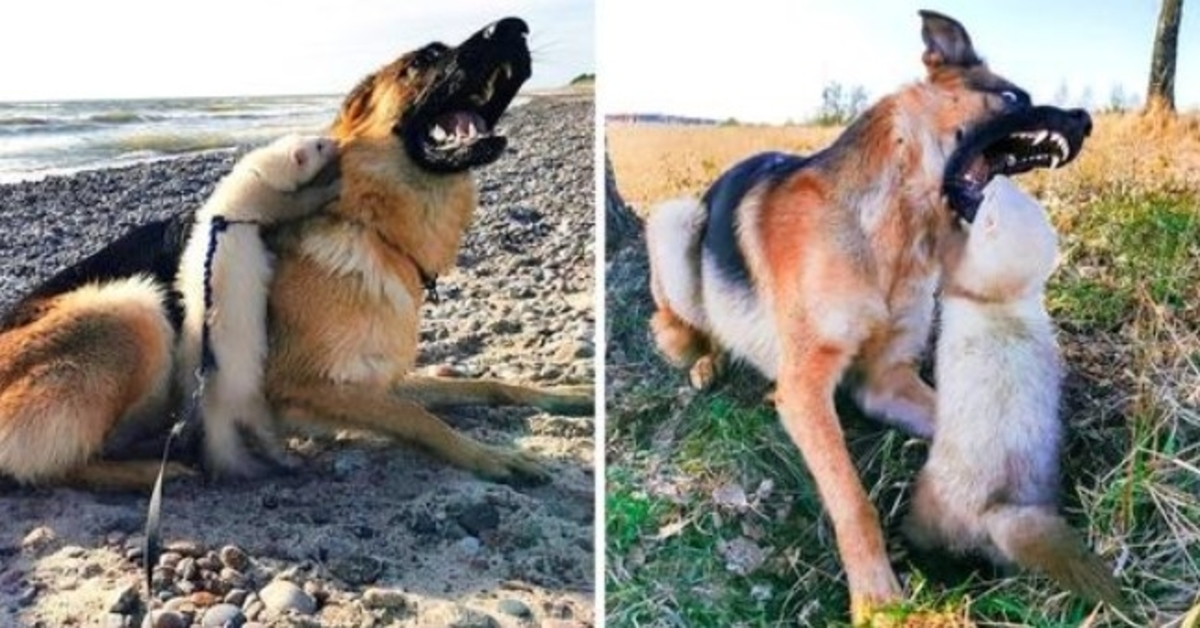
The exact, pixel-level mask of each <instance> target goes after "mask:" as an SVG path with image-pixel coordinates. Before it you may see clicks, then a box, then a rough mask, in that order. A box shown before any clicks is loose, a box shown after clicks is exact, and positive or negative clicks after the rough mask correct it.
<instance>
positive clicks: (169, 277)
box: [0, 211, 193, 331]
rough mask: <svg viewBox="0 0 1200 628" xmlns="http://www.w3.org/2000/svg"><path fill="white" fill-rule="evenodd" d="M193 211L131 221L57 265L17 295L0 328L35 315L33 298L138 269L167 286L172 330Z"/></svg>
mask: <svg viewBox="0 0 1200 628" xmlns="http://www.w3.org/2000/svg"><path fill="white" fill-rule="evenodd" d="M192 221H193V212H191V211H185V212H181V213H179V214H177V215H175V216H172V217H171V218H165V219H162V220H155V221H151V222H148V223H146V224H143V225H141V226H138V227H135V228H133V229H131V230H129V231H128V232H126V233H125V234H124V235H122V236H121V237H120V238H117V239H116V240H113V241H112V242H111V243H109V244H108V246H105V247H104V248H102V249H100V250H99V251H97V252H96V253H93V254H92V255H89V256H88V257H85V258H84V259H82V260H80V261H78V262H76V263H74V264H72V265H71V266H68V267H67V268H65V269H63V270H61V271H59V272H58V273H56V274H55V275H54V276H52V277H50V278H49V279H47V280H46V281H44V282H42V283H41V284H40V285H39V286H38V287H36V288H34V290H33V291H32V292H30V293H29V294H28V295H26V296H25V297H24V298H23V299H21V300H20V301H19V302H18V303H17V304H16V305H14V306H13V307H12V309H10V310H9V311H8V313H7V314H6V315H5V316H4V318H3V320H0V330H4V329H12V328H14V327H19V326H21V325H24V324H26V323H28V322H30V321H32V320H33V319H35V318H37V313H36V309H37V308H38V306H39V304H40V303H41V302H42V301H44V300H46V299H49V298H51V297H55V296H58V295H61V294H66V293H68V292H70V291H72V290H75V289H76V288H80V287H82V286H84V285H86V284H89V283H104V282H108V281H114V280H118V279H129V278H130V277H133V276H135V275H138V274H144V275H148V276H149V277H151V278H152V279H153V280H154V281H155V283H157V284H158V285H159V286H161V287H162V288H163V289H164V290H166V291H167V299H166V300H167V302H166V303H164V304H163V305H164V307H165V308H166V312H167V318H168V319H169V320H170V321H171V326H172V327H174V328H175V331H179V329H180V328H181V327H182V326H183V298H182V296H181V295H179V294H178V293H177V292H175V290H174V288H173V286H174V285H175V275H176V273H177V272H178V269H179V259H180V258H181V257H182V256H183V249H184V246H186V244H187V238H188V233H189V232H190V231H191V229H192Z"/></svg>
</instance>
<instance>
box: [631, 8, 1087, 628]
mask: <svg viewBox="0 0 1200 628" xmlns="http://www.w3.org/2000/svg"><path fill="white" fill-rule="evenodd" d="M920 17H921V21H922V31H921V34H922V38H923V39H924V43H925V51H924V53H923V55H922V61H923V62H924V65H925V68H926V70H927V76H926V78H925V80H924V81H921V82H918V83H915V84H912V85H908V86H906V87H903V88H901V89H900V90H898V91H896V92H895V93H892V94H891V95H888V96H886V97H884V98H883V99H882V100H880V101H879V102H877V103H875V104H874V105H873V106H872V107H871V108H870V109H868V110H867V111H865V112H864V113H863V114H862V115H861V116H859V117H858V119H857V120H855V121H854V122H853V123H852V124H851V125H850V126H849V127H848V128H847V129H846V130H845V132H844V133H843V134H842V135H841V136H840V137H839V138H838V139H837V140H836V141H835V142H834V143H833V144H832V145H831V146H829V147H828V148H826V149H824V150H822V151H820V152H818V153H816V154H813V155H811V156H808V157H800V156H796V155H789V154H782V153H769V154H762V155H757V156H754V157H751V158H749V159H747V160H745V161H743V162H741V163H739V164H737V165H736V166H734V167H733V168H732V169H730V170H729V171H727V172H726V173H724V174H723V175H722V176H721V177H719V178H718V179H717V181H716V182H715V183H714V184H713V185H712V187H710V188H709V190H708V191H707V193H706V194H705V195H704V197H703V198H702V199H701V200H700V201H699V202H697V201H695V200H682V201H673V202H669V203H667V204H664V205H663V206H660V207H659V208H657V209H655V210H654V211H653V212H652V214H651V217H650V219H649V222H648V224H647V238H646V239H647V246H648V249H649V257H650V266H651V290H652V292H653V297H654V301H655V304H656V307H657V311H656V312H655V314H654V315H653V317H652V319H651V321H650V323H651V329H652V331H653V334H654V337H655V341H656V343H657V344H658V347H659V349H660V350H661V351H662V353H663V354H664V355H665V356H666V357H667V358H668V359H669V360H670V361H671V362H673V363H674V364H676V365H677V366H679V367H681V368H690V369H691V375H692V380H693V383H694V384H697V385H704V384H706V383H708V382H709V381H710V380H711V378H712V376H713V375H714V373H715V370H716V367H717V365H718V364H719V363H720V362H719V358H720V356H721V354H722V353H726V352H727V353H729V354H731V355H732V356H733V357H735V358H737V359H740V360H743V361H746V362H749V363H750V364H751V365H752V366H753V367H755V368H756V369H757V370H759V371H760V372H761V373H762V374H763V375H765V376H766V377H768V378H769V379H771V380H773V381H775V382H776V386H777V388H776V393H775V395H776V396H775V400H776V403H777V408H778V411H779V414H780V418H781V420H782V422H783V426H784V428H785V430H786V431H787V433H788V435H789V436H790V437H791V439H792V441H793V442H794V443H795V445H796V447H797V448H799V449H800V452H801V454H802V455H803V457H804V460H805V462H806V464H807V466H808V468H809V470H810V472H811V473H812V475H813V478H814V479H815V480H816V484H817V488H818V491H819V493H820V495H821V498H822V501H823V502H824V504H825V507H826V509H827V510H828V512H829V515H830V519H831V520H832V523H833V527H834V531H835V534H836V537H837V544H838V551H839V553H840V555H841V559H842V562H843V565H844V567H845V569H846V576H847V580H848V582H849V588H850V604H851V615H852V619H853V620H854V621H855V622H860V621H864V620H866V619H867V618H868V617H869V616H870V614H871V613H872V611H873V609H874V608H876V607H877V606H879V605H881V604H886V603H888V602H891V601H894V600H896V599H897V598H898V597H899V596H900V587H899V584H898V582H897V579H896V577H895V575H894V573H893V571H892V568H891V565H890V564H889V562H888V557H887V553H886V551H885V546H884V540H883V534H882V531H881V529H880V523H879V517H878V514H877V513H876V510H875V508H874V507H873V506H872V504H871V502H870V501H869V499H868V498H867V493H866V491H865V490H864V489H863V486H862V483H861V481H860V480H859V478H858V476H857V473H856V471H855V468H854V462H853V460H851V458H850V455H849V452H848V451H847V448H846V444H845V442H844V438H843V435H842V430H841V427H840V425H839V423H838V417H837V415H836V413H835V410H834V398H833V397H834V391H835V388H836V387H837V386H838V384H839V382H841V381H842V379H843V376H844V375H847V374H852V375H853V377H852V378H850V379H851V380H852V381H854V382H855V384H856V385H855V386H854V387H853V388H854V393H855V399H856V401H857V402H858V403H859V405H860V406H861V407H862V409H863V410H864V411H865V412H867V413H868V414H870V415H872V416H874V417H877V418H878V419H880V420H882V421H884V422H887V423H890V424H894V425H897V426H899V427H901V428H903V429H905V430H906V431H908V432H910V433H912V434H915V435H918V436H922V437H929V436H931V435H932V434H933V426H934V423H933V421H934V416H935V414H934V405H935V397H934V393H933V390H932V389H931V388H930V386H929V385H928V384H926V383H925V382H924V381H923V380H922V379H921V378H920V377H919V375H918V374H917V370H916V363H917V361H918V359H919V356H920V355H921V353H922V351H923V349H924V348H925V347H926V344H927V342H928V340H929V336H930V327H931V324H932V318H933V312H934V294H935V291H936V289H937V286H938V282H939V275H940V262H939V248H940V247H941V246H943V245H944V243H945V242H946V241H947V240H948V239H950V238H951V237H955V235H956V232H958V231H960V228H959V227H958V223H959V221H960V220H965V221H970V220H971V219H973V217H974V212H975V209H976V208H978V206H979V202H980V200H981V198H982V193H981V191H982V189H983V187H984V186H985V185H986V184H987V182H988V180H990V178H991V177H992V176H994V175H997V174H1015V173H1019V172H1024V171H1026V170H1030V169H1032V168H1036V167H1046V166H1051V167H1056V166H1059V165H1061V164H1065V163H1067V162H1069V161H1071V160H1072V159H1074V158H1075V156H1076V155H1077V154H1078V153H1079V151H1080V149H1081V148H1082V145H1083V139H1084V137H1085V136H1086V135H1087V134H1088V133H1089V132H1090V129H1091V120H1090V118H1089V117H1088V115H1087V113H1086V112H1084V111H1064V110H1061V109H1056V108H1053V107H1034V106H1033V105H1032V104H1031V102H1030V98H1029V96H1028V94H1027V93H1026V92H1024V91H1023V90H1021V89H1020V88H1018V87H1017V86H1015V85H1014V84H1012V83H1011V82H1009V81H1007V80H1005V79H1004V78H1001V77H1000V76H998V75H996V74H994V73H993V72H992V71H991V70H989V68H988V67H987V65H986V64H985V63H984V62H983V61H982V60H981V59H980V57H979V56H978V55H977V54H976V52H975V49H974V47H973V45H972V43H971V38H970V36H969V35H968V34H967V31H966V30H965V29H964V28H963V26H962V25H961V24H959V23H958V22H957V21H955V20H953V19H951V18H949V17H947V16H944V15H940V14H937V13H934V12H931V11H922V12H920ZM956 150H958V151H961V152H959V153H956ZM951 159H953V160H955V163H956V164H958V166H956V169H955V170H954V177H953V178H952V179H948V178H947V177H946V176H944V175H945V174H946V173H947V163H948V161H949V160H951Z"/></svg>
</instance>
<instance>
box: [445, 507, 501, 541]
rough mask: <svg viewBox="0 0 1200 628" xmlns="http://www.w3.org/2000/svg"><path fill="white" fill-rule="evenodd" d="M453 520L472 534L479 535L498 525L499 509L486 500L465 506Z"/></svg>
mask: <svg viewBox="0 0 1200 628" xmlns="http://www.w3.org/2000/svg"><path fill="white" fill-rule="evenodd" d="M454 520H455V521H457V522H458V525H460V526H462V527H463V529H464V530H466V531H467V532H468V533H470V534H471V535H472V536H479V535H480V534H482V533H484V532H490V531H492V530H495V529H496V528H497V527H498V526H499V525H500V511H499V510H497V509H496V507H495V506H493V505H492V504H490V503H488V502H478V503H474V504H471V505H469V506H467V507H466V508H465V509H463V511H462V512H460V513H459V514H458V516H457V517H455V518H454Z"/></svg>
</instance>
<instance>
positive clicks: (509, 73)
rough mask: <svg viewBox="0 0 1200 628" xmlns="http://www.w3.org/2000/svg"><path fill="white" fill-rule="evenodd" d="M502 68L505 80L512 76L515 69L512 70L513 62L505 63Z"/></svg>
mask: <svg viewBox="0 0 1200 628" xmlns="http://www.w3.org/2000/svg"><path fill="white" fill-rule="evenodd" d="M500 69H501V70H504V78H505V80H507V79H511V78H512V75H513V71H512V64H511V63H505V64H504V65H502V66H500Z"/></svg>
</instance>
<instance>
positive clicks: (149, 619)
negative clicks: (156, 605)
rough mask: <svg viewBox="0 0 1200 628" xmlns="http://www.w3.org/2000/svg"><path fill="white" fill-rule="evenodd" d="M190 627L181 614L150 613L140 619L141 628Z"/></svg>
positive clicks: (173, 612)
mask: <svg viewBox="0 0 1200 628" xmlns="http://www.w3.org/2000/svg"><path fill="white" fill-rule="evenodd" d="M191 625H192V624H191V622H189V621H188V620H187V619H186V618H184V616H183V614H182V613H177V612H175V611H168V610H157V611H151V612H150V614H149V615H146V617H145V618H144V619H142V628H189V626H191Z"/></svg>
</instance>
